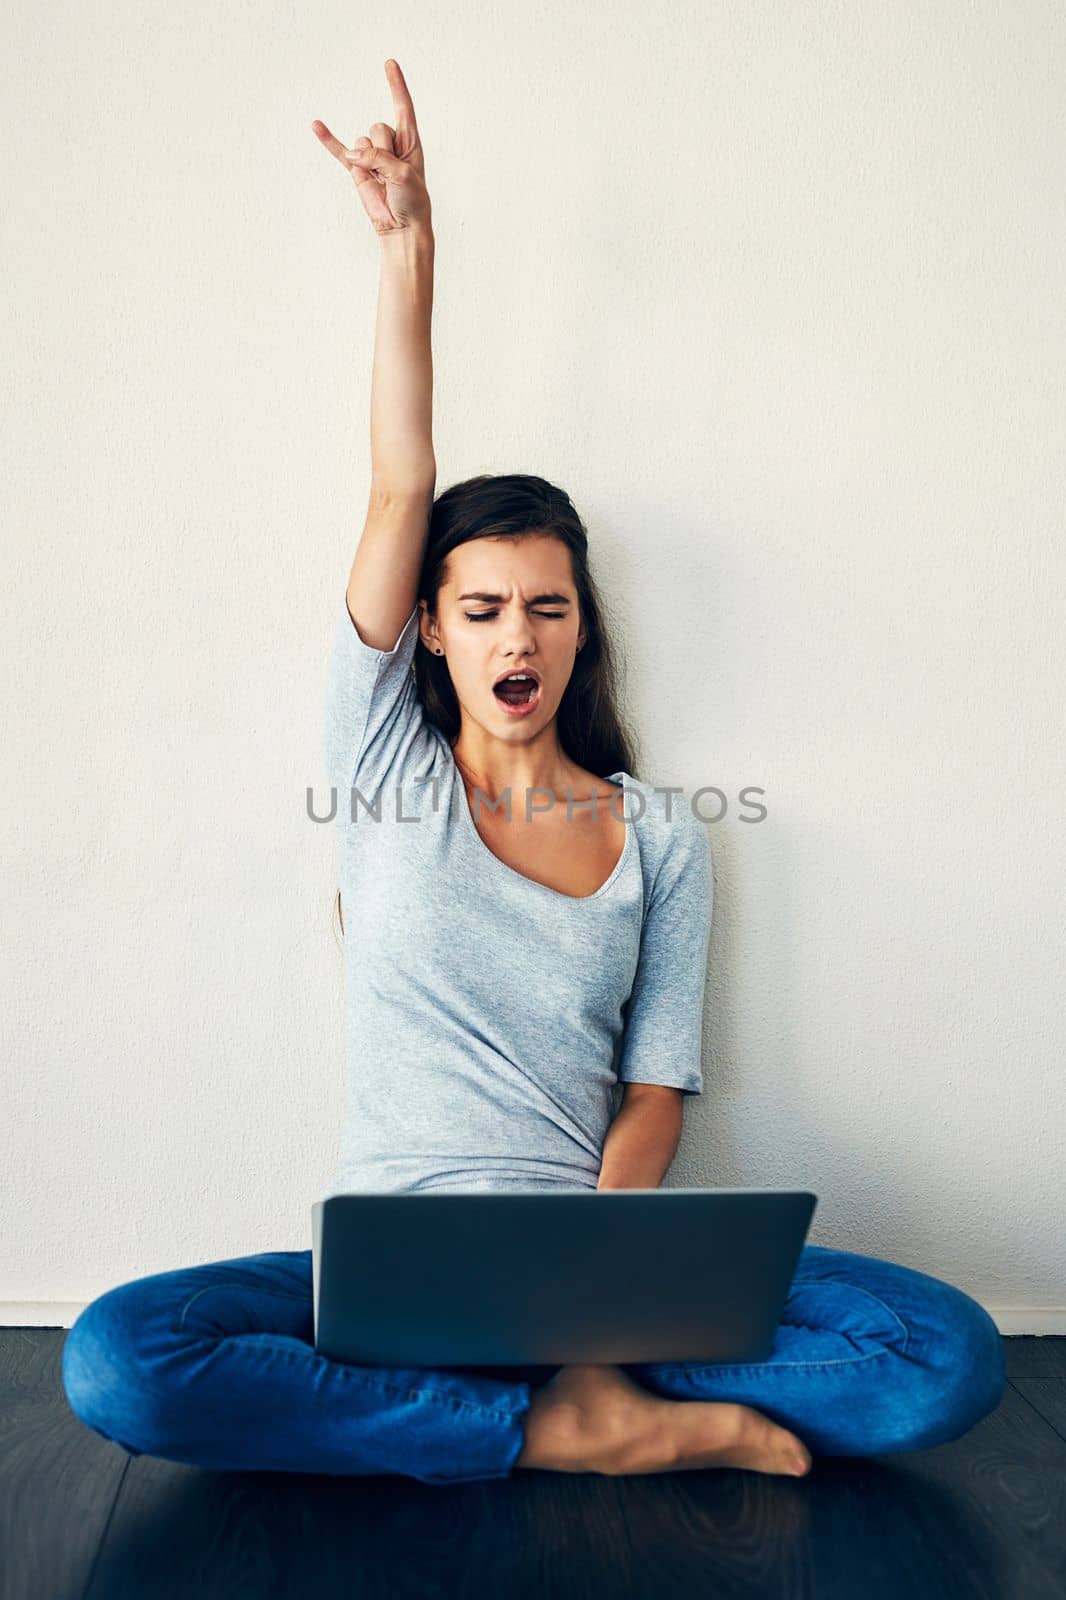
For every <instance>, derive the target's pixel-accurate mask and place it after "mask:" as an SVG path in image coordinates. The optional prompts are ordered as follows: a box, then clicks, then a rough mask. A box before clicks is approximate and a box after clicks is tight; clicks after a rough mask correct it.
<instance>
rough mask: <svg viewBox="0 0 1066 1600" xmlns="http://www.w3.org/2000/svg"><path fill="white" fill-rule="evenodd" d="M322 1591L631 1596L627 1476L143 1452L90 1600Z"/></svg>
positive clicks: (532, 1597)
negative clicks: (415, 1471) (413, 1470)
mask: <svg viewBox="0 0 1066 1600" xmlns="http://www.w3.org/2000/svg"><path fill="white" fill-rule="evenodd" d="M353 1585H354V1587H353ZM308 1593H310V1594H315V1595H316V1596H319V1597H323V1600H328V1597H329V1596H332V1595H336V1596H338V1600H340V1597H342V1596H343V1597H344V1600H350V1597H351V1596H352V1594H353V1593H357V1594H358V1596H359V1597H360V1600H378V1597H380V1600H406V1597H411V1600H432V1597H434V1596H440V1597H441V1600H452V1597H459V1596H464V1595H472V1596H473V1595H477V1596H483V1595H485V1596H487V1595H492V1596H498V1595H502V1594H506V1595H507V1596H508V1597H509V1600H511V1597H514V1600H526V1597H528V1600H542V1597H543V1596H544V1595H545V1594H560V1595H562V1594H565V1595H566V1596H567V1597H568V1600H570V1597H573V1600H603V1595H604V1594H605V1593H608V1594H610V1595H611V1596H612V1597H615V1596H617V1597H618V1600H628V1597H629V1596H630V1595H633V1596H634V1597H635V1596H637V1595H638V1594H639V1593H640V1591H639V1589H638V1588H637V1587H636V1586H635V1584H634V1580H633V1568H632V1557H631V1552H630V1547H629V1543H628V1540H627V1538H626V1536H625V1530H624V1526H623V1524H622V1521H621V1518H620V1515H619V1502H618V1492H617V1485H616V1481H615V1480H613V1479H609V1478H597V1477H592V1476H582V1477H580V1478H577V1477H573V1478H571V1477H565V1478H564V1477H563V1476H562V1475H560V1474H556V1473H539V1472H525V1471H520V1472H518V1473H516V1474H515V1475H514V1476H513V1477H512V1478H510V1479H500V1480H497V1481H493V1482H488V1483H472V1484H455V1485H440V1484H422V1483H418V1482H416V1481H414V1480H411V1479H406V1478H401V1477H397V1476H375V1477H354V1476H353V1477H347V1478H346V1477H333V1476H326V1475H308V1474H304V1473H266V1472H264V1473H219V1472H209V1471H202V1470H200V1469H198V1468H193V1467H184V1466H181V1465H179V1464H175V1463H170V1462H163V1461H158V1460H155V1459H153V1458H151V1457H147V1456H140V1457H138V1458H137V1459H136V1460H135V1461H134V1462H133V1463H132V1464H131V1467H130V1471H129V1473H128V1474H127V1476H126V1478H125V1481H124V1484H123V1490H122V1494H121V1496H120V1498H119V1502H118V1504H117V1506H116V1510H115V1515H114V1516H113V1517H112V1519H111V1522H110V1525H109V1527H108V1530H107V1537H106V1539H105V1540H104V1543H103V1547H102V1549H101V1551H100V1555H99V1558H98V1560H97V1563H96V1568H95V1571H94V1573H93V1581H92V1584H91V1586H90V1587H89V1589H88V1591H87V1595H86V1600H120V1597H123V1600H124V1597H127V1596H128V1597H130V1600H133V1597H137V1600H140V1597H143V1596H144V1595H148V1594H150V1595H151V1596H152V1600H169V1597H171V1596H179V1595H191V1594H195V1595H196V1596H197V1600H214V1597H216V1596H217V1597H218V1600H223V1597H225V1600H230V1597H233V1600H240V1597H243V1596H245V1595H247V1596H249V1597H252V1596H255V1597H260V1596H262V1595H264V1594H269V1595H271V1596H272V1597H275V1596H276V1597H278V1600H287V1597H289V1596H291V1597H292V1600H298V1597H301V1596H303V1595H306V1594H308Z"/></svg>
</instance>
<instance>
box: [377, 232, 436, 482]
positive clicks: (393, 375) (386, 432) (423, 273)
mask: <svg viewBox="0 0 1066 1600" xmlns="http://www.w3.org/2000/svg"><path fill="white" fill-rule="evenodd" d="M380 243H381V268H380V276H379V280H378V309H377V326H376V331H375V336H374V376H373V384H372V389H371V399H370V456H371V471H372V475H373V488H374V491H375V492H376V493H386V494H411V493H418V492H420V491H423V490H426V489H430V490H432V487H433V484H434V482H435V480H436V475H437V464H436V459H435V457H434V453H433V351H432V340H431V323H432V315H433V263H434V252H435V241H434V238H433V233H432V230H431V229H428V228H418V229H415V228H404V229H402V230H400V231H399V232H397V233H394V234H391V235H388V236H385V237H382V239H381V241H380Z"/></svg>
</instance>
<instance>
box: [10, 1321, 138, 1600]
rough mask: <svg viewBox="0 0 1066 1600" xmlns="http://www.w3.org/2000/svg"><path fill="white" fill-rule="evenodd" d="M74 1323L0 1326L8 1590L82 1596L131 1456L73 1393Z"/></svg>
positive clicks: (16, 1598)
mask: <svg viewBox="0 0 1066 1600" xmlns="http://www.w3.org/2000/svg"><path fill="white" fill-rule="evenodd" d="M65 1333H66V1330H65V1329H62V1328H60V1329H53V1328H45V1329H38V1328H5V1329H3V1330H0V1551H2V1552H3V1557H2V1560H0V1595H2V1596H3V1597H4V1600H28V1597H30V1596H33V1597H37V1596H40V1597H42V1600H43V1597H46V1596H49V1597H50V1596H53V1595H62V1596H63V1597H64V1600H77V1597H78V1596H80V1595H82V1594H83V1593H84V1591H85V1588H86V1585H87V1584H88V1582H89V1580H90V1577H91V1574H92V1567H93V1562H94V1560H95V1558H96V1554H97V1551H98V1549H99V1547H100V1543H101V1540H102V1537H103V1534H104V1531H105V1529H106V1527H107V1523H108V1519H109V1517H110V1516H111V1514H112V1511H113V1509H114V1506H115V1504H116V1501H117V1499H118V1495H119V1490H120V1488H121V1486H122V1479H123V1477H124V1475H125V1472H126V1467H127V1464H128V1457H127V1456H126V1453H125V1451H122V1450H119V1449H118V1448H117V1446H115V1445H113V1444H111V1443H109V1441H108V1440H106V1439H101V1438H100V1436H99V1435H98V1434H95V1433H93V1432H92V1430H91V1429H89V1428H86V1427H85V1426H84V1425H83V1424H82V1423H81V1422H79V1421H78V1419H77V1417H76V1416H75V1415H74V1413H73V1412H72V1411H71V1409H70V1407H69V1406H68V1404H67V1400H66V1395H65V1394H64V1393H63V1389H62V1383H61V1376H60V1369H59V1360H60V1356H61V1354H62V1349H63V1341H64V1338H65Z"/></svg>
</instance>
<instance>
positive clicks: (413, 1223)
mask: <svg viewBox="0 0 1066 1600" xmlns="http://www.w3.org/2000/svg"><path fill="white" fill-rule="evenodd" d="M816 1205H817V1198H816V1196H815V1195H813V1194H811V1193H809V1192H808V1191H806V1190H802V1189H603V1190H597V1189H585V1190H562V1191H559V1192H557V1193H553V1192H551V1191H545V1190H529V1191H526V1190H510V1191H499V1192H491V1191H489V1192H465V1191H450V1190H442V1191H436V1192H434V1191H432V1190H425V1191H417V1190H412V1191H405V1192H402V1193H398V1194H372V1193H371V1194H367V1193H360V1194H337V1195H331V1196H330V1197H329V1199H327V1200H320V1201H318V1202H317V1203H316V1204H314V1205H313V1206H312V1207H311V1229H312V1247H311V1250H312V1279H313V1292H314V1325H315V1350H316V1351H317V1352H318V1353H319V1354H320V1355H324V1356H327V1357H329V1359H330V1360H333V1361H342V1362H351V1363H358V1364H360V1365H366V1366H391V1367H398V1366H420V1367H442V1366H443V1367H469V1366H477V1367H489V1368H492V1367H502V1368H509V1367H518V1366H553V1365H559V1366H562V1365H567V1364H569V1363H572V1362H591V1363H594V1364H607V1363H611V1364H615V1365H618V1364H621V1363H626V1362H629V1363H632V1362H655V1361H701V1362H717V1361H730V1362H735V1361H763V1360H765V1359H766V1358H767V1357H768V1356H769V1355H770V1354H771V1353H772V1351H773V1346H774V1336H775V1334H776V1332H777V1328H778V1324H779V1322H780V1318H781V1312H782V1310H783V1308H784V1304H785V1300H786V1298H787V1295H788V1291H789V1287H790V1285H791V1282H792V1277H793V1274H794V1272H795V1269H796V1264H797V1262H798V1260H799V1255H800V1252H801V1250H802V1248H803V1244H804V1240H805V1239H806V1236H807V1230H808V1228H809V1226H810V1220H811V1217H812V1215H813V1213H814V1208H815V1206H816Z"/></svg>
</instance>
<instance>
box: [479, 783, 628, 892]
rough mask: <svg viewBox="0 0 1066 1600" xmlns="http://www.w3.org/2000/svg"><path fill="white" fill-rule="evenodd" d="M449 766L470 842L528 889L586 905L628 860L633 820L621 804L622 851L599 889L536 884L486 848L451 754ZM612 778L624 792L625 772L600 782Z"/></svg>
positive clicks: (609, 885)
mask: <svg viewBox="0 0 1066 1600" xmlns="http://www.w3.org/2000/svg"><path fill="white" fill-rule="evenodd" d="M451 766H452V785H453V788H454V787H455V786H456V785H458V791H459V809H460V811H461V812H462V814H463V816H464V817H465V818H466V826H467V828H468V829H469V830H470V833H471V834H472V835H473V838H474V841H475V843H476V844H477V845H478V847H479V849H481V850H483V851H484V852H485V854H486V855H487V856H488V858H489V860H490V861H493V862H495V864H496V866H497V867H499V868H500V870H501V871H503V872H506V873H507V874H508V876H509V877H512V878H517V879H518V881H519V882H520V883H525V884H528V885H529V887H530V888H531V889H540V890H541V891H542V893H544V894H550V895H552V896H553V898H554V899H556V900H567V901H569V902H570V904H571V905H579V906H581V905H587V904H588V902H589V901H590V900H598V899H599V898H600V895H602V894H606V892H607V890H608V889H609V888H610V887H611V885H612V884H613V883H615V882H616V881H617V879H618V877H619V875H620V874H621V872H622V869H623V867H624V866H625V864H626V862H627V861H628V859H629V854H630V851H631V850H632V848H633V823H632V821H631V820H630V819H629V818H628V817H625V805H624V803H623V806H622V812H623V822H624V826H625V830H626V837H625V843H624V844H623V846H622V851H621V854H620V855H619V857H618V860H617V861H616V862H615V864H614V866H613V868H612V869H611V875H610V877H608V878H605V879H604V881H603V883H601V884H600V886H599V888H598V889H593V891H592V893H591V894H564V893H563V892H562V890H561V889H553V888H552V887H551V885H550V884H547V883H539V882H538V881H537V879H536V878H527V877H526V875H525V873H524V872H519V871H518V869H517V868H516V867H512V866H509V865H508V864H507V862H506V861H501V860H500V858H499V856H498V855H496V853H495V852H494V851H492V850H490V849H489V847H488V845H487V844H486V843H485V841H484V839H483V838H482V837H481V835H480V833H478V831H477V826H476V824H475V822H474V818H473V814H472V813H471V810H470V802H469V800H468V799H467V797H466V785H465V784H464V782H463V775H462V773H461V772H460V771H459V768H458V765H457V764H456V761H455V758H454V757H452V763H451ZM616 778H619V779H621V782H620V783H618V784H617V785H616V787H617V788H619V789H621V791H622V794H623V795H625V794H626V792H627V791H626V786H625V778H626V774H625V773H624V772H613V773H611V774H610V775H609V776H608V777H606V778H604V779H603V782H605V783H614V781H615V779H616Z"/></svg>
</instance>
